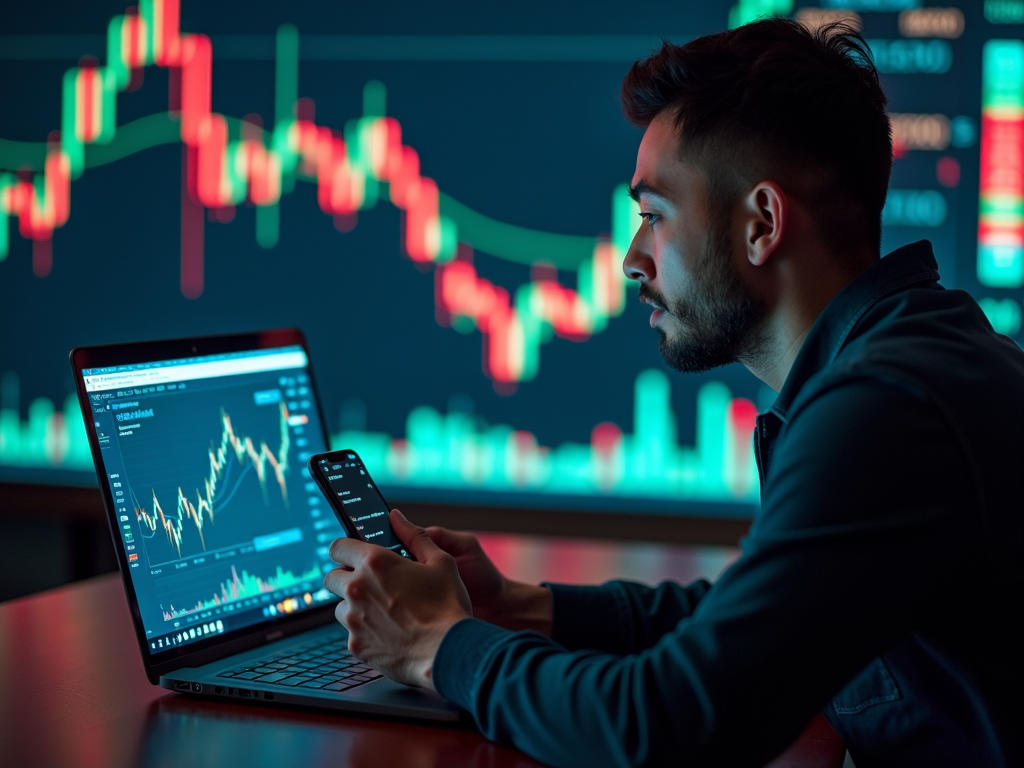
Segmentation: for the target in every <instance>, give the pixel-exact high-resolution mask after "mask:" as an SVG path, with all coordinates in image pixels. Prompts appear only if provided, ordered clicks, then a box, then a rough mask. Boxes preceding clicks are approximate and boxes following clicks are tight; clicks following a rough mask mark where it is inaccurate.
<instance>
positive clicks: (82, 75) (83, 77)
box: [78, 67, 97, 144]
mask: <svg viewBox="0 0 1024 768" xmlns="http://www.w3.org/2000/svg"><path fill="white" fill-rule="evenodd" d="M78 77H79V82H80V83H81V84H82V90H81V91H79V93H80V94H81V100H80V103H79V105H78V108H79V109H80V110H81V112H80V115H81V119H82V137H81V138H82V143H83V144H84V143H87V142H90V141H95V139H96V133H97V131H96V125H95V122H96V115H95V114H94V112H95V110H93V103H94V102H93V99H95V98H96V94H95V93H94V92H93V90H94V89H95V88H96V70H95V69H93V68H92V67H86V68H84V69H82V70H79V73H78Z"/></svg>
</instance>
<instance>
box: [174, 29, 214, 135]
mask: <svg viewBox="0 0 1024 768" xmlns="http://www.w3.org/2000/svg"><path fill="white" fill-rule="evenodd" d="M182 60H183V61H182V67H181V138H182V141H184V142H185V143H186V144H190V145H193V146H194V145H195V144H196V142H197V141H198V134H199V126H200V125H201V124H202V121H203V119H204V118H205V117H206V116H207V115H209V114H210V78H211V76H212V73H213V47H212V46H211V45H210V38H208V37H207V36H206V35H187V36H186V37H184V38H183V40H182Z"/></svg>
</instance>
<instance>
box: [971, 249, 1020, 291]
mask: <svg viewBox="0 0 1024 768" xmlns="http://www.w3.org/2000/svg"><path fill="white" fill-rule="evenodd" d="M978 282H979V283H981V284H982V285H984V286H987V287H988V288H1021V287H1024V248H1022V247H1021V246H1019V245H986V244H984V243H978Z"/></svg>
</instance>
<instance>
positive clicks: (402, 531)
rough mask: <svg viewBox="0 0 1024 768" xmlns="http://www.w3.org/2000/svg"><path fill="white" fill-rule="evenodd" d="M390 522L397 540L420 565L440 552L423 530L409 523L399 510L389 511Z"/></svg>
mask: <svg viewBox="0 0 1024 768" xmlns="http://www.w3.org/2000/svg"><path fill="white" fill-rule="evenodd" d="M390 520H391V527H392V528H393V529H394V531H395V535H396V536H397V537H398V540H399V541H401V542H402V543H403V544H405V546H406V548H407V549H408V550H409V551H410V552H412V554H413V556H414V557H415V558H416V559H417V560H418V561H420V562H421V563H423V562H426V561H427V560H429V559H430V557H431V556H432V555H434V554H436V553H438V552H440V551H441V550H440V549H439V548H438V546H437V545H436V544H435V543H434V542H433V540H432V539H431V538H430V536H428V535H427V532H426V531H425V530H423V529H422V528H420V527H419V526H418V525H414V524H413V523H410V522H409V520H408V519H406V517H405V515H403V514H402V513H401V512H400V511H399V510H397V509H392V510H391V516H390Z"/></svg>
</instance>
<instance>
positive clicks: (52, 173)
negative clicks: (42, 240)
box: [46, 149, 71, 227]
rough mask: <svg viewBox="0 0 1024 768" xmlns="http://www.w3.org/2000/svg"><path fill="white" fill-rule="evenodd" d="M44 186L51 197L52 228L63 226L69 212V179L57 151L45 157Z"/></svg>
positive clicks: (64, 163) (65, 165) (65, 167)
mask: <svg viewBox="0 0 1024 768" xmlns="http://www.w3.org/2000/svg"><path fill="white" fill-rule="evenodd" d="M46 186H47V188H48V189H49V191H50V194H51V195H52V196H53V226H55V227H60V226H63V225H64V224H65V223H67V220H68V215H69V214H70V212H71V196H70V193H71V179H70V177H69V176H68V164H67V163H66V162H64V154H63V153H62V152H61V151H60V150H59V149H57V150H53V151H51V152H50V154H49V155H47V156H46Z"/></svg>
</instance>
